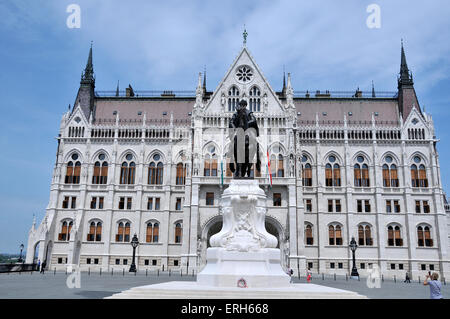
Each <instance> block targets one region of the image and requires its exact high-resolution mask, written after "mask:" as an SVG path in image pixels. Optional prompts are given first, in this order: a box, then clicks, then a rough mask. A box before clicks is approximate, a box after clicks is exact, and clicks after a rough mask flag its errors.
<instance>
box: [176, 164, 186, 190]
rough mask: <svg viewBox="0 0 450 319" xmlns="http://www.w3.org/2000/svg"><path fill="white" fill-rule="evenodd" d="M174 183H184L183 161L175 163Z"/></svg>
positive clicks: (184, 169)
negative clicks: (175, 174)
mask: <svg viewBox="0 0 450 319" xmlns="http://www.w3.org/2000/svg"><path fill="white" fill-rule="evenodd" d="M176 184H177V185H184V184H186V164H184V165H183V163H178V164H177V178H176Z"/></svg>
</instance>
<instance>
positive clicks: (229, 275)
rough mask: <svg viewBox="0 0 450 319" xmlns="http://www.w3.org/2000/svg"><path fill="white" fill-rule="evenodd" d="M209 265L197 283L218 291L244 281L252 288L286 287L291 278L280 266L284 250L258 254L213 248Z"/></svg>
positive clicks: (262, 251) (208, 252)
mask: <svg viewBox="0 0 450 319" xmlns="http://www.w3.org/2000/svg"><path fill="white" fill-rule="evenodd" d="M206 258H207V261H208V262H207V264H206V266H205V268H204V269H203V270H202V272H200V273H199V274H198V275H197V283H198V284H199V285H204V286H214V287H237V285H238V282H239V281H240V280H243V281H241V284H245V286H246V287H248V288H263V287H286V286H289V281H290V277H289V276H288V275H287V274H286V273H284V272H283V269H282V268H281V265H280V262H281V260H280V250H279V249H274V248H266V249H260V250H259V251H257V252H239V251H227V250H226V249H225V248H209V249H208V250H207V257H206Z"/></svg>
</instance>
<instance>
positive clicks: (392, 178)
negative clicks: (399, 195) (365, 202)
mask: <svg viewBox="0 0 450 319" xmlns="http://www.w3.org/2000/svg"><path fill="white" fill-rule="evenodd" d="M392 161H393V159H392V156H390V155H388V156H386V157H385V158H384V162H385V163H384V164H383V187H398V186H399V182H398V173H397V165H395V164H393V163H392Z"/></svg>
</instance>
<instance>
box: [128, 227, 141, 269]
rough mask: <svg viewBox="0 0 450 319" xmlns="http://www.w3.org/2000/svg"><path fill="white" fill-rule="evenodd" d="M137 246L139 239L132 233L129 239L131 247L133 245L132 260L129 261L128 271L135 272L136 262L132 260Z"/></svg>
mask: <svg viewBox="0 0 450 319" xmlns="http://www.w3.org/2000/svg"><path fill="white" fill-rule="evenodd" d="M137 246H139V240H138V238H137V235H136V234H134V236H133V239H131V247H133V260H132V261H131V266H130V272H136V263H135V261H134V260H135V257H136V247H137Z"/></svg>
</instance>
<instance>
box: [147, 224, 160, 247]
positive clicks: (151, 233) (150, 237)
mask: <svg viewBox="0 0 450 319" xmlns="http://www.w3.org/2000/svg"><path fill="white" fill-rule="evenodd" d="M145 239H146V240H145V241H146V242H147V243H157V242H158V240H159V223H157V222H149V223H147V234H146V238H145Z"/></svg>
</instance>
